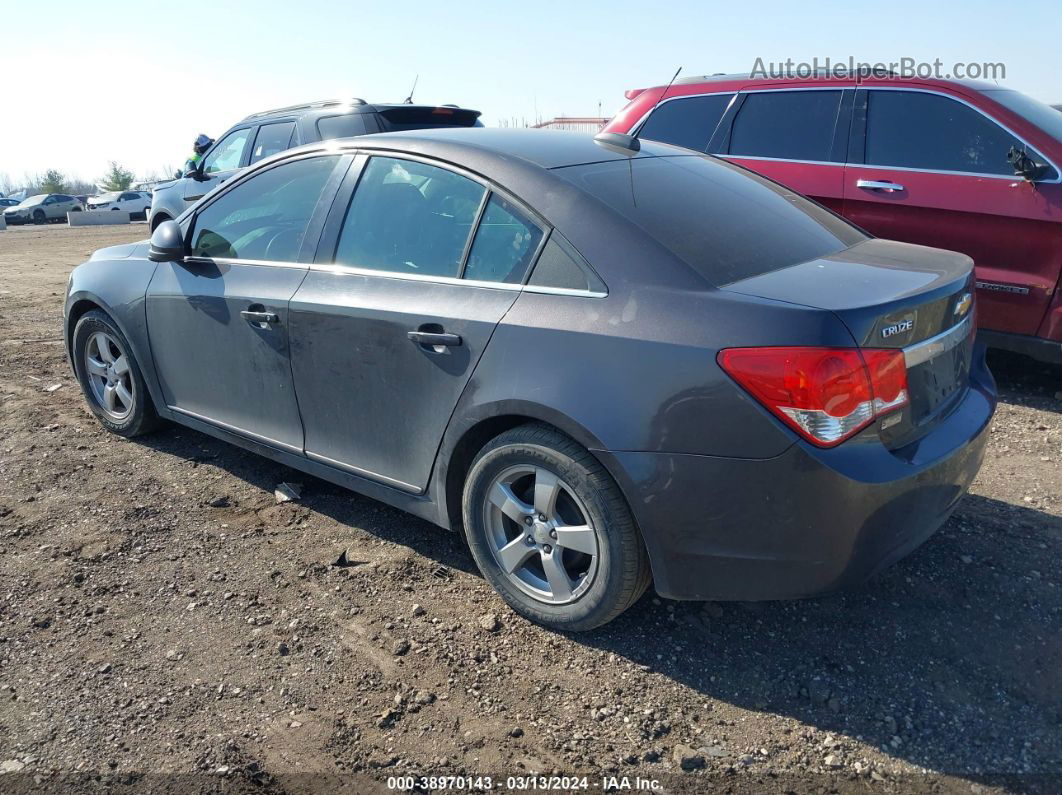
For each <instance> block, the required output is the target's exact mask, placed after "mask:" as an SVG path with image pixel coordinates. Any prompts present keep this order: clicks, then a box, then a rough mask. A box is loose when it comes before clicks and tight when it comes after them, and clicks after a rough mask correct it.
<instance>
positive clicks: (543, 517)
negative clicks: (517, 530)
mask: <svg viewBox="0 0 1062 795" xmlns="http://www.w3.org/2000/svg"><path fill="white" fill-rule="evenodd" d="M538 521H540V522H544V521H546V514H544V513H540V514H539V515H538Z"/></svg>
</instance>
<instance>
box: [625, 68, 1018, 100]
mask: <svg viewBox="0 0 1062 795" xmlns="http://www.w3.org/2000/svg"><path fill="white" fill-rule="evenodd" d="M853 83H859V84H860V85H894V84H901V85H904V84H913V85H920V86H936V87H938V88H952V89H955V88H965V89H967V90H971V91H987V90H991V89H997V88H1000V86H998V85H996V84H995V83H990V82H987V81H984V80H950V79H949V80H946V79H944V78H938V77H926V78H921V77H903V76H901V75H899V74H896V73H894V72H885V73H879V72H874V73H872V74H871V75H867V76H860V75H859V74H858V73H857V72H851V73H848V74H844V73H842V74H840V75H831V74H828V73H826V72H823V71H819V72H815V73H812V74H809V75H806V76H803V77H798V76H793V77H771V76H770V75H761V74H756V75H753V74H751V73H748V72H744V73H736V74H723V73H721V72H720V73H717V74H711V75H693V76H690V77H683V78H680V79H678V80H676V81H675V82H674V83H673V84H672V85H673V86H676V87H680V89H681V90H680V91H679V92H678V93H681V94H688V93H690V91H689V90H688V89H689V87H691V86H711V90H712V91H722V90H727V91H731V90H733V91H736V90H738V89H741V88H748V89H753V90H755V89H756V87H757V85H762V86H767V85H771V86H777V85H793V86H797V85H808V84H824V85H829V84H835V85H838V86H843V85H845V84H847V85H851V84H853ZM662 88H664V84H662V83H661V84H659V85H655V86H649V87H648V88H645V89H633V90H632V91H631V92H628V96H630V94H632V93H634V94H635V95H637V94H640V93H641V92H642V91H650V90H657V89H662Z"/></svg>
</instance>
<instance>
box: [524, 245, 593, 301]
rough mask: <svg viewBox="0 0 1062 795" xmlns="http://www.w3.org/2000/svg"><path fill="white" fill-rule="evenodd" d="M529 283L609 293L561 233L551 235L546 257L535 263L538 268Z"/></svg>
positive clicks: (544, 249) (543, 255)
mask: <svg viewBox="0 0 1062 795" xmlns="http://www.w3.org/2000/svg"><path fill="white" fill-rule="evenodd" d="M527 283H528V284H529V285H534V286H536V287H559V288H561V289H564V290H585V291H587V292H591V293H604V292H606V288H605V283H604V282H602V281H601V279H600V277H599V276H598V275H597V274H596V273H594V272H593V271H592V270H591V269H590V266H589V265H587V264H586V262H585V260H583V258H582V257H581V256H579V252H577V251H576V250H575V248H574V247H573V246H572V244H571V243H569V242H568V241H567V240H565V239H564V238H563V237H562V236H561V234H560V233H559V232H557V231H554V232H553V233H552V234H551V235H550V236H549V240H547V241H546V245H545V246H543V247H542V254H541V255H540V256H539V258H538V262H537V263H535V269H534V271H532V272H531V278H530V279H528V280H527Z"/></svg>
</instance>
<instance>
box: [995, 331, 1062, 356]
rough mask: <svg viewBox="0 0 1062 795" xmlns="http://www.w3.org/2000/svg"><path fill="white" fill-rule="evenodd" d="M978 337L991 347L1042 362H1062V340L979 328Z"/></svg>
mask: <svg viewBox="0 0 1062 795" xmlns="http://www.w3.org/2000/svg"><path fill="white" fill-rule="evenodd" d="M977 339H978V341H979V342H983V343H984V344H985V345H987V346H988V347H989V348H999V349H1001V350H1004V351H1010V352H1011V353H1021V354H1024V355H1025V356H1031V357H1032V358H1033V359H1037V360H1038V361H1041V362H1048V363H1049V364H1062V342H1059V341H1058V340H1049V339H1045V338H1043V337H1032V336H1029V335H1027V334H1011V333H1008V332H1005V331H991V330H989V329H979V330H978V331H977Z"/></svg>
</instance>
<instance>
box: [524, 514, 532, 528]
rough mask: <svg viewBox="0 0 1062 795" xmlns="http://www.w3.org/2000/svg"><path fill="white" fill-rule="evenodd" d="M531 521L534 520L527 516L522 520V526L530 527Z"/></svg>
mask: <svg viewBox="0 0 1062 795" xmlns="http://www.w3.org/2000/svg"><path fill="white" fill-rule="evenodd" d="M533 521H534V520H533V519H532V518H531V517H530V516H528V517H527V518H525V519H524V524H526V525H529V526H530V525H531V523H532V522H533Z"/></svg>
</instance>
